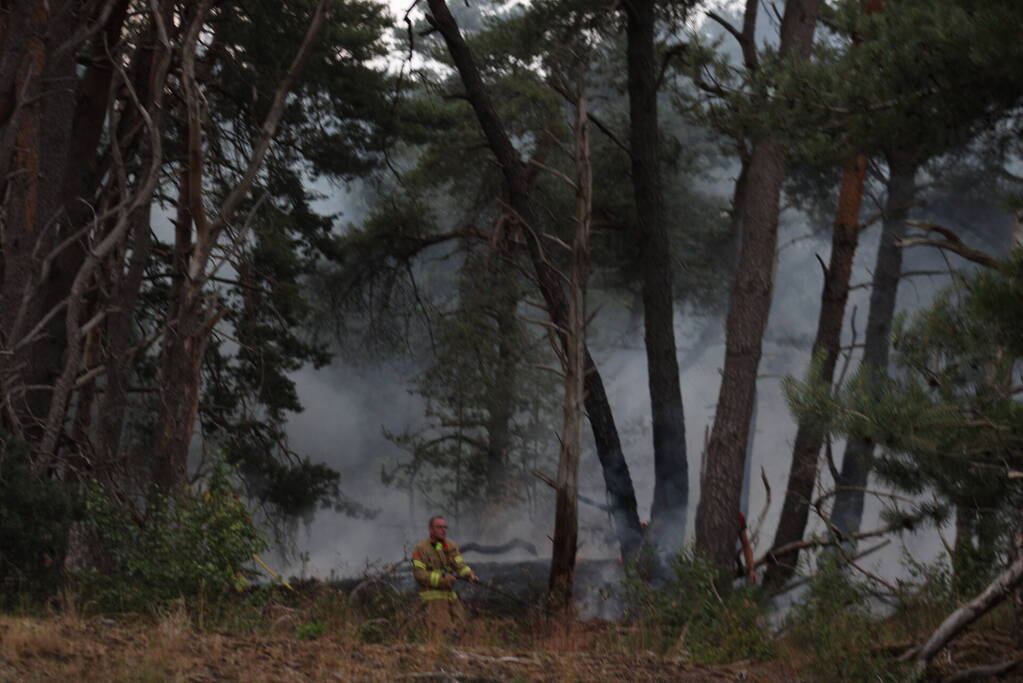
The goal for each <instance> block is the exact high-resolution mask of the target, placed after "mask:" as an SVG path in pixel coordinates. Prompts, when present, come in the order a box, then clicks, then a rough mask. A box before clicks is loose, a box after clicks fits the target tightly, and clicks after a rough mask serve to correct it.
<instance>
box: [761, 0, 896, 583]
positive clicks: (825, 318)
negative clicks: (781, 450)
mask: <svg viewBox="0 0 1023 683" xmlns="http://www.w3.org/2000/svg"><path fill="white" fill-rule="evenodd" d="M884 2H885V0H864V1H863V8H864V11H865V12H866V13H867V14H877V13H878V12H880V11H881V10H882V9H883V8H884ZM861 41H862V37H861V36H859V35H854V36H853V45H854V46H855V45H857V44H859V43H860V42H861ZM867 161H868V160H867V157H866V155H863V154H858V155H856V156H855V157H853V158H852V159H850V160H849V161H848V162H847V163H846V165H845V168H844V170H843V172H842V185H841V188H840V190H839V196H838V211H837V212H836V218H835V226H834V229H833V230H832V233H831V260H830V264H829V265H828V267H827V268H826V269H825V271H824V292H823V294H822V295H821V312H820V317H819V318H818V319H817V336H816V338H815V339H814V343H813V352H812V354H813V358H812V362H814V363H819V365H818V367H817V371H818V372H819V376H820V379H821V380H824V381H827V382H828V384H831V382H832V380H833V378H834V376H835V363H836V362H837V361H838V354H839V350H840V344H841V338H842V324H843V321H844V320H845V304H846V301H848V299H849V278H850V276H851V275H852V266H853V260H854V258H855V256H856V246H857V243H858V241H859V233H860V227H859V222H860V205H861V204H862V201H863V183H864V180H865V178H866V174H867ZM823 443H824V433H823V432H822V431H821V430H820V429H819V428H818V427H817V425H814V424H811V423H810V422H808V421H807V420H802V421H800V423H799V426H798V427H797V429H796V442H795V444H794V445H793V448H792V464H791V469H790V471H789V482H788V486H787V488H786V490H785V502H784V504H783V506H782V512H781V518H780V519H779V520H778V528H777V530H776V531H775V535H774V541H773V543H774V546H775V547H779V546H783V545H787V544H790V543H794V542H796V541H799V540H800V539H802V538H803V533H804V532H805V530H806V522H807V518H808V516H809V512H810V497H811V496H812V495H813V486H814V483H815V482H816V481H817V469H818V462H819V460H820V451H821V446H822V445H823ZM774 561H775V564H773V565H771V566H770V567H769V568H768V570H767V575H766V577H765V582H766V583H770V584H774V585H779V584H782V583H784V582H785V581H787V580H788V579H789V578H791V577H792V575H793V574H794V573H795V571H796V566H797V563H798V561H799V551H798V550H794V551H792V552H789V553H785V554H783V555H779V556H777V557H775V558H774Z"/></svg>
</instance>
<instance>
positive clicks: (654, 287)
mask: <svg viewBox="0 0 1023 683" xmlns="http://www.w3.org/2000/svg"><path fill="white" fill-rule="evenodd" d="M656 4H657V3H656V2H655V0H632V1H631V2H627V3H625V4H624V8H625V14H626V17H627V29H626V37H627V45H626V55H627V61H628V75H629V78H628V80H629V118H630V134H629V142H630V145H629V147H630V152H631V157H632V187H633V196H634V200H635V204H636V219H637V229H638V235H637V237H638V239H639V244H640V249H639V257H640V260H641V262H642V268H641V271H642V273H643V312H644V316H643V328H644V333H645V334H644V340H645V342H646V356H647V377H648V383H649V390H650V416H651V419H652V422H653V437H654V499H653V506H652V508H651V511H650V517H651V522H650V528H649V529H648V530H647V540H648V541H649V542H651V543H652V544H653V545H654V546H655V547H657V548H659V550H660V551H661V552H677V551H678V550H679V549H680V548H681V547H682V541H683V537H684V535H685V528H686V513H687V510H688V505H689V466H688V463H687V461H686V434H685V416H684V413H683V410H682V390H681V387H680V385H679V370H678V359H677V356H676V347H675V325H674V317H675V306H674V298H673V297H674V290H673V287H672V265H671V248H670V245H669V243H668V231H667V229H666V227H665V224H664V208H663V204H664V202H663V197H662V192H661V173H660V158H659V157H660V143H659V141H658V137H659V136H658V123H659V122H658V116H657V73H658V64H657V60H656V51H655V47H654V32H655V24H656V15H655V11H654V10H655V6H656Z"/></svg>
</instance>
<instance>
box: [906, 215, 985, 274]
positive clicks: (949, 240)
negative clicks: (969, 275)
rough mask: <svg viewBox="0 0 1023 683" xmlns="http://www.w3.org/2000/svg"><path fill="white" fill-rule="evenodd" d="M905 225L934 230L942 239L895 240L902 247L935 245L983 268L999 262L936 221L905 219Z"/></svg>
mask: <svg viewBox="0 0 1023 683" xmlns="http://www.w3.org/2000/svg"><path fill="white" fill-rule="evenodd" d="M906 225H910V226H912V227H914V228H920V229H922V230H923V231H924V232H936V233H938V234H939V235H941V236H942V237H944V239H940V240H935V239H929V238H926V237H912V238H908V239H901V240H897V241H896V245H897V246H899V247H902V248H907V247H921V246H923V247H937V248H938V249H941V250H943V251H950V252H952V253H953V254H957V255H958V256H961V257H963V258H964V259H966V260H967V261H971V262H973V263H977V264H979V265H982V266H984V267H985V268H996V267H998V265H999V264H1000V263H1001V261H999V260H998V259H996V258H994V257H992V256H989V255H988V254H985V253H984V252H982V251H980V250H978V249H974V248H973V247H971V246H969V245H968V244H966V243H965V242H963V241H962V240H961V239H959V236H958V235H957V234H956V233H955V231H953V230H951V229H950V228H946V227H944V226H942V225H938V224H937V223H925V222H923V221H906Z"/></svg>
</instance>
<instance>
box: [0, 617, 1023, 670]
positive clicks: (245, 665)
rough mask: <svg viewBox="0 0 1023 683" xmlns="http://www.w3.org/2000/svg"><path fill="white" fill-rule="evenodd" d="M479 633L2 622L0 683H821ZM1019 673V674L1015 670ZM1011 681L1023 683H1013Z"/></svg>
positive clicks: (969, 656)
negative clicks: (441, 641) (493, 640)
mask: <svg viewBox="0 0 1023 683" xmlns="http://www.w3.org/2000/svg"><path fill="white" fill-rule="evenodd" d="M508 627H509V625H508V624H507V623H504V622H502V621H501V620H494V619H480V620H479V621H478V622H473V630H474V631H475V636H474V637H469V638H468V639H467V640H468V641H469V644H466V645H460V644H459V645H451V644H448V645H442V646H429V645H425V644H415V643H407V642H406V643H401V642H398V643H389V644H387V643H385V644H370V643H365V642H359V641H358V640H357V639H352V638H351V637H349V635H347V634H345V633H331V632H324V633H323V634H321V635H319V636H318V637H316V638H315V639H310V638H308V637H302V636H301V635H300V633H301V632H300V629H299V631H298V632H296V629H295V627H294V621H293V620H291V619H290V617H289V616H288V615H281V616H278V617H277V618H276V623H275V624H274V626H273V628H271V632H269V633H265V634H252V635H238V634H230V633H224V632H218V631H211V630H200V629H197V628H195V626H194V624H193V623H192V622H191V620H190V619H189V618H188V617H187V616H183V615H182V614H181V613H171V614H169V615H167V616H165V617H163V618H160V619H152V618H142V617H130V618H123V619H113V618H110V617H102V616H99V617H73V616H66V615H65V616H58V615H54V616H50V617H13V616H5V617H0V681H27V682H34V681H72V680H73V681H104V682H106V681H111V682H118V681H310V680H312V681H401V680H408V681H421V682H422V681H427V682H429V681H694V682H695V681H818V680H845V679H844V677H843V676H842V675H841V672H839V671H835V674H834V677H830V676H825V675H822V674H820V673H819V672H818V673H817V674H813V673H808V671H809V670H808V669H806V667H805V664H806V661H805V658H804V657H802V656H801V655H800V654H799V653H794V652H791V651H788V652H786V651H784V650H783V651H782V652H779V656H777V657H775V658H774V659H773V660H772V661H767V662H736V663H732V664H728V665H716V666H697V665H693V664H691V663H688V662H686V661H685V659H684V658H683V657H680V656H658V655H655V654H654V653H653V652H651V651H633V652H625V651H621V650H616V649H615V648H614V647H613V646H610V647H609V645H610V644H611V643H612V642H613V640H614V638H615V633H614V631H615V629H616V628H618V627H615V626H614V625H612V624H607V623H584V622H577V623H576V624H573V625H572V626H571V627H570V628H565V629H559V630H558V632H552V633H549V634H546V637H545V641H544V644H543V646H541V647H537V648H534V649H515V648H507V647H505V648H501V647H493V646H479V645H476V644H473V643H474V642H479V641H481V640H482V639H481V638H480V632H485V631H487V630H488V629H501V628H508ZM1018 655H1019V652H1018V651H1016V652H1014V650H1013V647H1012V644H1011V640H1010V639H1009V638H1008V635H1007V634H1004V633H1000V632H997V631H980V632H973V633H970V634H967V635H966V636H965V637H964V638H962V639H960V640H959V641H957V643H956V644H955V646H954V647H953V648H952V649H951V650H950V651H948V652H946V653H943V654H942V656H941V657H939V659H938V661H936V662H935V667H934V668H933V669H932V671H931V672H930V674H931V675H930V676H929V677H928V680H943V679H945V677H946V676H948V675H949V674H951V673H952V672H953V671H957V670H961V669H962V668H968V667H969V666H976V665H977V664H978V663H982V662H987V663H990V662H993V661H1005V660H1007V659H1011V658H1012V657H1014V656H1018ZM1017 674H1018V671H1017ZM1004 680H1019V679H1015V678H1012V674H1009V677H1008V678H1006V679H1004Z"/></svg>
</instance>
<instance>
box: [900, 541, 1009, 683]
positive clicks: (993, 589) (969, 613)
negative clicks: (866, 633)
mask: <svg viewBox="0 0 1023 683" xmlns="http://www.w3.org/2000/svg"><path fill="white" fill-rule="evenodd" d="M1021 582H1023V557H1018V558H1016V559H1015V560H1014V561H1013V562H1012V564H1010V565H1009V566H1008V567H1007V568H1006V569H1005V570H1004V571H1003V572H1002V573H1001V574H999V575H998V576H996V577H995V580H994V581H992V582H991V583H990V584H988V586H987V588H985V589H984V590H983V591H981V592H980V594H979V595H977V597H975V598H974V599H973V600H971V601H970V602H968V603H966V604H965V605H963V606H962V607H960V608H959V609H957V610H956V611H954V612H952V614H950V615H948V617H946V618H945V620H944V621H943V622H941V625H940V626H938V628H936V629H935V630H934V633H932V634H931V636H930V638H928V639H927V642H926V643H924V644H923V645H922V646H921V647H920V648H919V649H917V650H910V651H909V652H908V653H907V656H903V659H908V658H909V657H912V658H914V659H915V661H916V673H917V674H918V675H922V674H923V672H924V670H925V669H926V668H927V664H928V663H929V662H930V661H931V660H932V659H933V658H934V655H936V654H938V652H939V651H940V650H941V649H942V648H943V647H945V646H946V645H947V644H948V643H949V642H950V641H951V640H952V639H953V638H955V637H956V636H957V635H959V634H960V633H961V632H962V631H963V629H965V628H966V627H967V626H969V625H970V624H972V623H973V622H975V621H976V620H977V619H979V618H981V617H982V616H984V615H985V614H987V613H988V612H989V611H990V610H991V609H992V608H993V607H994V606H995V605H997V604H998V603H1000V602H1001V601H1002V600H1004V599H1005V598H1006V597H1007V596H1008V595H1009V594H1010V593H1011V592H1012V591H1013V590H1014V589H1015V588H1016V587H1017V586H1019V585H1020V584H1021Z"/></svg>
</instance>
